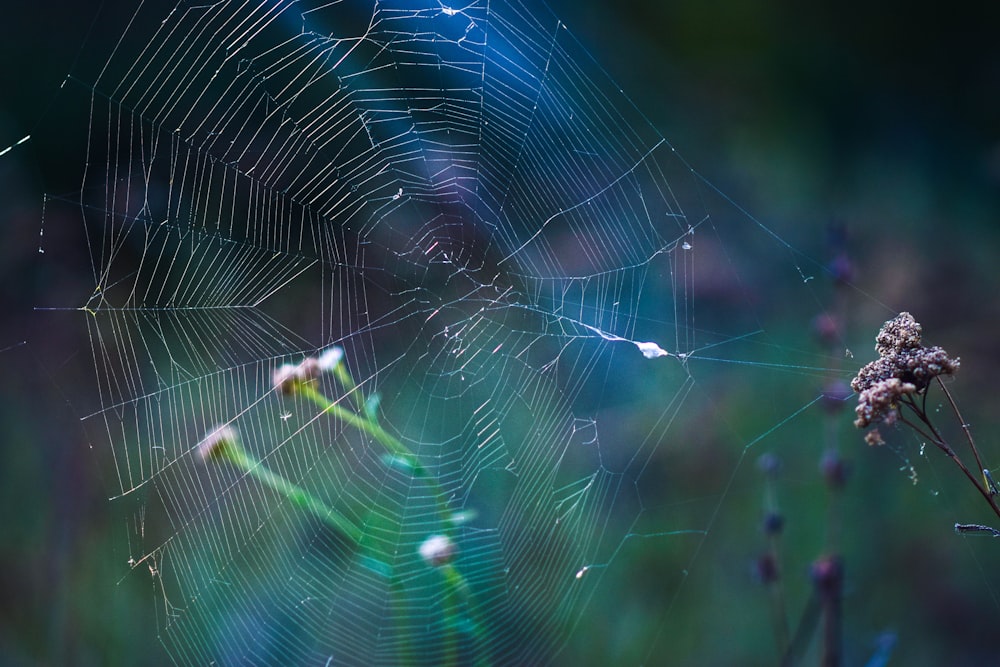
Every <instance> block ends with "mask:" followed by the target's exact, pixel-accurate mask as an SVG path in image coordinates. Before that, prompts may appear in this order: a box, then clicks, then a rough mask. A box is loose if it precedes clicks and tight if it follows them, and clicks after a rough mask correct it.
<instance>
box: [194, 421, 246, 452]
mask: <svg viewBox="0 0 1000 667" xmlns="http://www.w3.org/2000/svg"><path fill="white" fill-rule="evenodd" d="M239 438H240V434H239V432H237V430H236V429H235V428H233V427H232V426H230V425H229V424H223V425H222V426H218V427H216V428H215V429H214V430H212V431H210V432H209V434H208V435H206V436H205V437H204V438H203V439H202V441H201V442H199V443H198V455H199V456H200V457H201V460H202V461H211V460H215V459H220V458H223V457H225V456H226V450H227V449H228V448H229V447H232V446H234V445H236V443H237V442H238V441H239Z"/></svg>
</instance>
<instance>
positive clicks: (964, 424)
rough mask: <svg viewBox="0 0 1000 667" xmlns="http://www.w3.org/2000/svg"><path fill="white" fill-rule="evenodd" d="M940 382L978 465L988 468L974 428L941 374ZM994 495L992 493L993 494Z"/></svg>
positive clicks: (987, 483)
mask: <svg viewBox="0 0 1000 667" xmlns="http://www.w3.org/2000/svg"><path fill="white" fill-rule="evenodd" d="M937 381H938V384H939V385H941V391H943V392H944V395H945V397H946V398H947V399H948V403H949V404H950V405H951V409H952V412H954V413H955V417H956V418H957V419H958V423H959V424H961V426H962V431H963V432H964V433H965V439H966V440H968V442H969V447H970V448H971V449H972V455H973V456H974V457H975V458H976V467H977V468H978V469H979V471H980V472H983V471H984V470H986V467H985V466H984V465H983V460H982V459H981V458H980V457H979V448H978V447H976V441H975V440H974V439H973V438H972V430H971V429H970V428H969V424H968V423H967V422H966V421H965V420H964V419H962V413H961V412H959V411H958V404H957V403H955V399H954V398H953V397H952V395H951V392H950V391H948V387H947V386H946V385H945V383H944V382H942V381H941V376H940V375H939V376H938V377H937ZM983 481H984V482H985V483H986V485H987V486H989V481H988V480H986V479H985V477H984V480H983ZM991 495H992V494H991Z"/></svg>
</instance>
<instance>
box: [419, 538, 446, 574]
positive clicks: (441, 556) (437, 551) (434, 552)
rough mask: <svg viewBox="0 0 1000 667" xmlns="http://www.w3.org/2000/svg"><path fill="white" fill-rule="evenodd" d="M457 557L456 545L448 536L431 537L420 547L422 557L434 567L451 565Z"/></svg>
mask: <svg viewBox="0 0 1000 667" xmlns="http://www.w3.org/2000/svg"><path fill="white" fill-rule="evenodd" d="M454 556H455V543H454V542H452V541H451V538H450V537H448V536H447V535H431V536H430V537H428V538H427V539H426V540H424V542H423V544H421V545H420V557H421V558H423V559H424V562H425V563H427V564H428V565H430V566H432V567H440V566H441V565H444V564H446V563H449V562H450V561H451V559H452V558H453V557H454Z"/></svg>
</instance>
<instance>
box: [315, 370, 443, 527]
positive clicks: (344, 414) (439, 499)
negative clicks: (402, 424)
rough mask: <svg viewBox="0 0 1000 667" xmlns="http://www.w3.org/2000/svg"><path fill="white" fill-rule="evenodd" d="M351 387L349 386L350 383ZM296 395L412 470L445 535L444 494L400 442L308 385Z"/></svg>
mask: <svg viewBox="0 0 1000 667" xmlns="http://www.w3.org/2000/svg"><path fill="white" fill-rule="evenodd" d="M338 366H339V365H338ZM351 384H352V385H353V381H352V382H351ZM296 391H297V392H298V393H299V394H301V395H302V396H304V397H306V398H308V399H309V400H310V401H312V402H313V403H315V404H316V405H317V406H319V407H320V408H321V409H322V410H323V411H324V412H327V413H330V414H332V415H334V416H335V417H337V418H338V419H340V420H342V421H344V422H346V423H347V424H350V425H351V426H353V427H354V428H356V429H358V430H359V431H363V432H365V433H367V434H368V435H370V436H372V437H373V438H375V440H376V441H378V442H379V443H380V444H381V445H382V446H383V447H385V449H386V451H388V452H389V453H390V454H392V455H393V456H397V457H399V458H400V459H401V460H403V461H404V462H405V463H406V465H407V466H409V467H410V468H411V469H412V470H413V472H414V473H415V474H416V475H418V476H420V477H422V478H423V479H424V480H426V481H427V484H428V486H430V488H431V491H432V493H433V494H434V500H435V503H436V504H437V508H438V515H439V516H440V518H441V520H442V522H443V523H444V529H443V530H444V531H445V532H446V533H450V532H451V528H452V525H453V522H452V520H451V508H450V507H449V506H448V501H447V499H446V498H445V494H444V490H443V489H441V487H440V485H439V484H438V483H437V481H436V480H435V479H434V478H433V477H432V476H431V475H430V474H428V472H427V469H426V468H424V466H423V465H422V464H421V463H420V461H419V460H418V459H417V457H416V455H415V454H414V453H413V452H411V451H410V450H409V448H408V447H407V446H406V445H404V444H403V443H402V442H400V441H399V439H397V438H396V437H395V436H394V435H392V434H391V433H389V432H388V431H386V430H385V429H384V428H383V427H382V426H381V425H380V424H378V423H376V422H373V421H372V420H371V419H369V418H368V417H366V416H363V415H359V414H357V413H354V412H351V411H350V410H348V409H347V408H345V407H343V406H342V405H340V404H339V403H337V402H335V401H331V400H330V399H329V398H327V397H326V396H324V395H323V394H321V393H320V392H319V391H317V390H316V388H315V387H314V386H313V385H312V384H309V383H300V384H298V385H297V386H296ZM362 404H363V403H362Z"/></svg>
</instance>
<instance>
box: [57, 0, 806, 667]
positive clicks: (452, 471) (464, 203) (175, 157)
mask: <svg viewBox="0 0 1000 667" xmlns="http://www.w3.org/2000/svg"><path fill="white" fill-rule="evenodd" d="M72 83H73V85H74V86H76V87H77V88H80V89H82V90H84V91H85V92H86V95H87V96H88V99H89V104H90V110H89V135H88V144H87V156H86V160H85V169H84V173H83V178H82V184H81V189H80V192H79V193H76V194H75V195H73V196H71V197H62V198H53V204H54V203H57V202H58V201H63V202H67V201H68V202H71V203H72V204H74V205H75V206H76V207H77V208H78V210H79V217H81V218H82V223H83V224H84V225H85V229H86V230H87V233H88V247H89V253H90V257H91V262H92V265H91V267H92V274H93V283H94V284H93V290H92V293H90V294H89V297H88V298H86V299H85V303H84V304H83V305H82V306H81V307H80V310H81V312H82V313H83V316H84V317H86V321H87V326H88V329H89V334H90V340H91V343H92V351H93V361H94V367H95V369H96V376H97V384H96V386H97V392H98V400H99V408H98V409H97V410H95V411H94V412H93V414H90V415H89V416H87V417H86V418H85V420H84V421H85V422H86V425H87V427H88V429H89V430H90V432H91V433H94V434H95V436H94V439H95V441H96V442H98V443H99V445H98V449H99V451H100V453H101V454H103V455H105V457H106V461H107V463H108V466H109V467H110V469H112V470H113V471H114V472H113V476H112V479H113V482H114V484H113V486H114V489H113V492H112V494H111V495H112V500H111V503H112V505H113V508H114V511H115V512H116V514H117V515H118V516H121V517H124V518H125V522H126V526H127V528H126V533H127V549H128V555H129V557H128V567H129V569H130V570H136V571H140V572H147V571H148V573H149V575H150V576H151V577H152V580H153V582H154V587H155V590H156V595H157V599H158V607H157V609H158V619H159V636H160V638H161V641H162V642H163V643H164V645H165V646H166V649H167V651H168V653H169V654H170V655H171V657H172V658H173V659H174V660H175V661H176V662H178V663H182V664H210V663H212V662H213V661H214V662H221V663H224V664H442V663H449V662H451V663H455V664H458V663H461V664H466V663H478V664H534V663H547V662H552V661H554V660H556V658H557V656H558V655H559V654H560V652H561V651H562V650H564V648H565V646H566V645H567V643H568V642H571V641H573V638H574V637H577V638H579V637H580V635H581V633H585V632H586V628H588V627H592V624H593V623H595V622H597V621H594V620H593V619H594V618H596V617H597V616H599V615H600V614H602V613H605V612H601V611H599V610H598V611H595V610H594V609H593V605H591V604H590V602H591V600H592V599H593V598H594V596H595V594H596V593H595V591H597V589H598V588H599V587H600V586H601V585H602V581H603V580H604V579H605V577H606V576H610V575H609V572H611V571H613V570H614V568H615V565H616V563H617V562H618V560H619V559H618V556H619V554H620V553H621V552H622V550H623V549H625V550H627V549H629V548H631V545H632V544H633V543H634V542H636V541H643V542H646V541H653V540H655V541H657V542H658V543H660V544H661V545H663V546H661V547H660V548H664V549H665V548H670V549H674V548H676V549H678V550H679V551H681V552H682V553H685V554H687V556H685V557H683V558H681V559H680V560H681V561H683V562H685V563H686V562H689V560H685V558H687V559H694V557H695V556H696V555H697V550H698V548H699V547H698V545H699V544H700V540H701V539H702V538H703V536H704V534H705V533H706V532H707V531H708V529H709V528H710V527H711V525H712V522H713V521H714V518H713V517H714V516H715V511H716V510H717V509H718V505H719V503H721V502H722V501H723V500H724V498H725V497H726V493H727V492H726V488H727V486H726V480H727V479H728V476H729V473H730V472H731V470H722V471H721V472H720V475H719V479H720V481H719V484H718V485H717V486H716V487H713V488H712V489H709V490H705V494H704V495H705V496H706V497H708V498H709V499H710V501H711V502H709V503H708V510H711V511H705V512H703V513H702V514H700V515H697V518H696V519H694V522H693V523H691V521H692V520H691V518H690V517H688V516H686V517H685V518H684V519H683V520H678V521H676V522H675V521H672V520H671V518H670V514H669V513H660V512H658V511H656V512H654V511H653V510H654V509H655V504H656V503H657V502H662V498H661V496H660V495H659V491H658V490H657V489H655V487H656V486H657V475H658V474H659V473H658V470H657V469H656V468H655V467H654V466H651V465H650V461H651V460H653V459H654V457H655V456H656V454H657V452H658V451H659V450H660V449H661V448H663V447H667V446H670V445H671V444H672V443H673V442H674V441H675V439H676V438H677V437H678V436H677V435H676V430H677V429H676V423H677V417H678V415H680V414H683V411H684V410H685V409H686V405H687V401H688V399H689V396H690V395H691V392H692V390H693V388H694V387H695V386H696V384H697V383H696V380H697V378H698V377H699V376H698V373H697V369H698V368H699V367H705V366H712V365H718V364H720V363H722V362H727V361H736V362H739V363H741V364H746V365H749V366H753V367H754V368H757V369H764V368H768V367H773V368H779V369H782V370H783V371H784V372H793V373H811V372H813V371H816V372H819V371H820V370H821V369H812V368H810V367H809V366H808V364H803V363H802V360H801V359H792V358H790V357H791V356H792V352H791V351H790V350H788V349H780V348H779V352H778V354H776V355H775V354H773V352H774V349H773V348H771V347H769V346H768V345H762V344H760V342H759V334H760V333H761V331H762V330H763V329H764V328H765V327H764V323H766V320H767V318H768V315H769V306H768V305H767V304H766V303H759V302H754V300H753V299H750V298H747V297H748V295H750V296H752V295H754V294H757V293H758V291H757V288H756V286H755V285H754V284H753V283H754V281H756V280H760V281H765V280H769V279H770V278H771V277H772V276H773V274H777V275H779V276H780V277H779V279H778V280H779V282H782V281H783V282H782V284H784V285H786V288H787V289H786V290H785V291H784V292H782V293H781V295H780V296H781V298H793V297H791V296H790V295H791V294H792V293H797V292H796V290H799V289H802V290H805V293H806V294H811V293H810V292H809V289H810V287H809V285H808V278H809V277H810V276H808V275H807V274H806V273H804V272H803V268H802V266H801V258H800V256H799V255H798V254H797V253H796V252H795V251H794V250H793V249H792V248H791V247H790V246H789V245H788V244H787V243H785V242H784V241H783V240H782V239H781V237H780V236H778V235H777V234H775V233H773V232H771V231H770V230H769V229H768V228H766V227H764V226H763V225H762V224H760V223H759V222H758V221H756V220H755V219H754V218H752V217H751V216H749V215H747V214H746V213H744V212H743V211H741V210H740V209H738V208H737V207H735V206H733V205H732V204H731V202H729V201H728V200H727V199H726V198H725V197H724V196H722V195H721V194H720V193H719V192H718V191H717V190H715V189H714V188H713V187H712V186H711V185H709V184H708V183H707V182H706V181H705V180H704V179H702V178H701V177H700V176H699V175H698V174H697V173H696V172H694V171H693V170H692V169H691V168H690V167H689V166H688V165H687V163H686V162H685V161H684V160H683V159H682V158H681V157H680V156H679V155H678V153H677V152H676V151H675V150H674V148H673V146H672V145H671V144H670V143H669V142H668V141H667V140H666V139H665V138H664V137H663V136H662V135H661V134H660V133H659V132H657V131H656V129H655V128H654V127H653V126H652V125H651V124H650V123H649V122H648V121H647V120H646V118H645V117H644V116H643V115H642V114H641V113H640V112H639V110H638V109H636V108H635V106H634V105H633V104H632V103H631V102H630V100H629V99H628V98H627V97H626V96H625V95H624V94H623V93H622V92H621V91H620V90H619V89H618V88H617V86H616V85H615V84H614V82H613V81H612V80H611V79H610V78H609V77H608V76H607V75H606V74H605V73H604V72H603V70H602V69H601V68H600V67H599V66H598V65H597V64H596V63H595V62H594V61H593V59H592V58H591V56H590V55H589V53H588V52H587V50H586V49H585V48H584V47H583V46H582V45H580V44H579V43H578V42H577V41H576V40H575V38H574V37H573V35H572V34H571V33H570V31H569V30H567V29H566V27H565V26H564V25H563V24H562V23H561V22H560V21H559V20H558V19H557V18H556V17H555V16H553V15H552V14H551V13H550V12H549V11H548V10H547V9H545V8H543V7H542V8H540V7H538V6H536V4H535V3H528V4H522V3H520V2H517V1H516V0H512V1H504V2H468V3H464V4H462V5H461V6H457V5H456V6H449V5H447V4H444V3H441V2H416V1H412V0H408V1H397V2H382V1H378V2H334V3H309V2H288V1H286V2H244V3H231V2H218V3H205V4H197V3H187V2H181V3H178V4H177V5H176V6H175V7H173V8H171V9H169V10H167V11H164V10H163V9H162V7H157V6H153V5H142V6H141V7H139V8H138V9H137V10H136V13H135V15H134V16H132V17H131V18H130V19H129V21H128V25H127V26H126V27H125V28H124V29H123V32H122V37H121V40H120V41H119V42H118V43H117V44H116V45H115V46H114V49H113V52H112V53H111V54H110V56H109V57H108V58H107V60H106V61H104V62H103V63H102V67H101V68H100V70H99V71H95V72H93V73H91V74H90V75H89V76H87V75H84V74H76V75H75V76H74V79H73V82H72ZM762 257H766V258H767V260H766V262H767V263H768V265H769V266H770V267H771V268H770V269H769V270H770V272H771V274H772V276H768V271H756V270H755V271H754V272H750V271H749V270H748V267H749V266H751V264H752V265H754V266H755V267H757V263H758V262H761V261H762V260H761V259H760V258H762ZM757 268H759V267H757ZM734 294H735V295H736V296H733V295H734ZM334 350H336V354H337V355H338V359H339V361H338V366H337V368H338V372H339V373H341V375H336V374H334V373H323V374H320V375H318V376H317V377H310V379H309V387H310V391H315V392H316V394H317V395H318V396H320V397H324V398H326V399H327V400H328V401H329V405H326V406H325V405H324V404H322V402H321V401H319V400H310V399H309V397H307V396H305V395H304V393H303V392H301V391H284V390H283V388H282V387H281V386H277V385H276V384H275V382H274V378H275V374H276V373H280V372H282V371H281V369H282V368H283V367H286V368H287V367H288V365H292V366H295V365H299V364H302V363H303V361H304V360H307V359H316V358H318V357H319V356H320V355H322V354H324V353H331V351H334ZM699 364H700V365H701V366H699ZM636 386H642V387H650V386H655V392H653V393H652V394H650V393H649V392H648V391H645V390H637V389H635V387H636ZM314 398H315V397H314ZM331 406H335V407H331ZM625 407H629V408H630V409H632V410H633V412H632V413H629V414H630V416H629V418H628V419H629V420H630V421H628V422H627V423H624V424H623V423H619V422H617V421H616V419H618V418H617V417H616V415H619V414H621V411H622V410H623V409H624V408H625ZM348 414H350V415H355V420H354V421H352V418H350V417H349V416H345V415H348ZM222 428H227V429H232V431H231V433H232V434H234V435H233V436H232V438H233V440H234V441H236V440H238V446H239V447H240V451H242V452H244V453H245V455H246V457H247V458H246V459H245V460H244V461H243V463H244V464H245V465H237V464H236V463H234V462H233V461H231V460H216V459H213V457H211V456H205V454H204V445H205V443H206V439H207V438H211V437H213V435H212V434H217V433H219V432H220V431H219V430H220V429H222ZM227 432H230V431H227ZM393 443H395V444H393ZM751 444H752V443H751ZM747 447H749V445H747ZM737 465H738V464H737ZM279 479H280V480H281V481H275V480H279ZM282 485H284V486H282ZM304 498H308V500H304ZM654 499H655V502H654ZM334 517H335V518H334ZM338 521H339V522H342V523H340V524H338V523H337V522H338ZM338 525H339V526H340V527H339V528H338ZM345 526H347V528H345ZM440 535H446V536H448V539H449V540H450V541H453V545H454V551H453V552H449V554H448V556H447V558H445V559H443V561H442V562H444V561H447V562H446V564H445V565H444V566H443V565H442V564H441V562H433V559H428V557H427V555H426V552H423V555H422V547H425V546H426V545H427V544H428V540H429V539H431V538H433V537H435V536H440ZM666 545H669V546H666ZM678 569H680V568H678ZM449 573H450V574H449ZM455 573H457V574H455ZM452 576H455V577H458V579H454V578H452V579H449V577H452ZM456 581H458V583H455V582H456ZM610 581H612V582H613V581H615V580H614V579H613V578H612V579H610ZM678 585H679V584H676V583H670V582H666V583H664V584H663V586H664V591H663V595H664V598H665V599H667V600H669V599H670V597H671V595H673V591H674V590H676V586H678ZM602 594H603V593H602ZM668 606H669V605H668ZM595 614H597V616H595ZM645 641H647V642H648V641H653V640H652V639H650V638H649V637H647V638H646V639H645Z"/></svg>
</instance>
